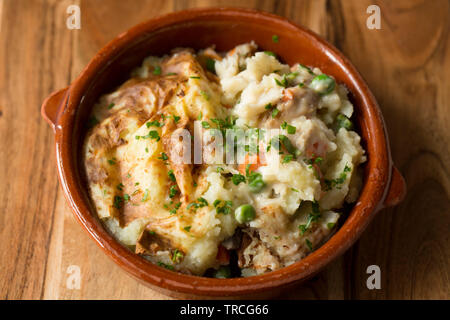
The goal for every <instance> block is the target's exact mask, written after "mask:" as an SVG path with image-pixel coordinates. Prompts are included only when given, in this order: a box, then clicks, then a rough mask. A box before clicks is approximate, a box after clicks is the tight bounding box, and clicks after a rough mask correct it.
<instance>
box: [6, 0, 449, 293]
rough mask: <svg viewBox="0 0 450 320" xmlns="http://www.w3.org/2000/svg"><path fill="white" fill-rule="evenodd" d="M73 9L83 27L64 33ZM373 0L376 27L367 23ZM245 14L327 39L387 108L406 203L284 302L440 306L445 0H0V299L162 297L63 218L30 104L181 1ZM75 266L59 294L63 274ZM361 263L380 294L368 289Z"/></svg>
mask: <svg viewBox="0 0 450 320" xmlns="http://www.w3.org/2000/svg"><path fill="white" fill-rule="evenodd" d="M70 4H77V5H79V6H80V7H81V29H80V30H69V29H67V28H66V19H67V17H68V14H67V13H66V9H67V7H68V6H69V5H70ZM371 4H377V5H378V6H379V7H380V8H381V29H380V30H370V29H368V28H367V26H366V20H367V18H368V16H369V14H368V13H367V12H366V9H367V7H368V6H369V5H371ZM206 6H246V7H250V8H258V9H261V10H265V11H270V12H274V13H276V14H279V15H282V16H286V17H288V18H290V19H292V20H293V21H295V22H297V23H300V24H303V25H305V26H307V27H309V28H310V29H312V30H313V31H315V32H317V33H319V34H320V35H322V36H323V37H325V38H326V39H328V40H329V41H330V42H332V43H333V44H335V45H336V46H337V47H338V48H339V49H340V50H342V51H343V52H344V54H346V55H347V57H348V58H350V60H351V61H352V62H353V63H354V64H355V65H356V67H357V68H358V69H359V71H360V72H361V74H362V75H363V76H364V78H365V79H366V80H367V82H368V84H369V86H370V88H371V89H372V91H373V93H374V94H375V96H376V98H377V99H378V102H379V104H380V106H381V109H382V111H383V114H384V117H385V120H386V124H387V127H388V131H389V136H390V139H391V147H392V154H393V159H394V161H395V163H396V165H397V166H398V168H399V169H400V171H401V172H402V173H403V175H404V176H405V178H406V181H407V185H408V195H407V197H406V199H405V201H404V202H403V203H402V204H401V205H399V206H398V207H396V208H393V209H388V210H384V211H381V212H380V213H379V214H378V215H377V217H376V218H375V219H374V221H373V223H372V224H371V225H370V227H369V228H368V229H367V231H366V232H365V233H364V234H363V236H362V238H361V239H360V241H359V242H358V243H357V244H356V245H355V246H354V247H353V248H352V249H350V250H349V251H348V252H347V253H346V254H345V255H344V256H343V257H342V258H340V259H338V260H337V261H335V262H334V263H332V264H331V265H329V266H328V267H327V268H326V269H325V270H324V271H323V272H322V273H320V274H319V275H318V276H316V277H315V278H314V279H313V280H312V281H310V282H309V283H307V284H306V285H304V286H303V287H300V288H296V289H292V290H290V291H287V292H285V293H284V294H283V295H282V296H281V297H280V298H286V299H432V298H440V299H449V298H450V238H449V235H450V233H449V231H450V201H449V194H450V179H449V172H450V152H449V144H450V139H449V137H450V107H449V106H450V51H449V50H450V36H449V30H450V28H449V24H450V5H449V2H448V1H444V0H442V1H440V0H430V1H425V0H424V1H415V0H410V1H403V0H402V1H376V0H344V1H337V0H330V1H325V0H317V1H294V0H290V1H281V0H279V1H271V0H265V1H262V0H261V1H256V0H254V1H242V0H239V1H213V0H203V1H201V0H198V1H182V0H179V1H177V0H173V1H171V0H161V1H159V0H158V1H156V0H151V1H150V0H149V1H146V0H136V1H124V0H117V1H113V0H103V1H100V0H86V1H83V0H81V1H80V0H62V1H61V0H0V263H1V268H0V298H2V299H104V298H111V299H167V298H168V297H166V296H164V295H162V294H160V293H157V292H155V291H152V290H150V289H148V288H146V287H145V286H143V285H142V284H140V283H138V282H137V281H135V280H134V279H132V278H131V277H130V276H129V275H128V274H126V273H125V272H124V271H122V270H121V269H120V268H119V267H117V266H116V265H115V264H114V263H113V262H112V261H111V260H109V258H107V257H106V256H105V255H104V254H103V253H102V252H101V251H100V249H99V248H97V246H96V245H95V244H94V242H93V241H91V240H90V239H89V238H88V235H87V233H86V232H85V231H84V230H83V229H82V228H81V227H80V225H78V223H77V222H76V221H75V219H74V218H73V216H72V214H71V212H70V209H69V207H68V205H67V203H66V201H65V199H64V195H63V193H62V190H61V188H60V185H59V183H58V180H57V173H56V163H55V162H56V161H55V155H54V140H53V133H52V131H51V129H50V128H49V126H48V125H47V123H45V121H43V119H42V118H41V116H40V105H41V103H42V101H43V100H44V98H45V97H46V96H47V95H48V94H49V93H51V92H52V91H54V90H57V89H60V88H63V87H65V86H67V85H68V84H69V83H70V82H71V81H72V80H73V79H74V78H75V77H76V76H77V75H78V74H79V72H80V71H81V70H82V68H83V67H84V66H85V65H86V64H87V63H88V61H89V60H90V59H91V58H92V56H93V55H94V54H95V53H96V52H97V50H99V49H100V48H101V47H102V46H103V45H104V44H105V43H106V42H107V41H109V40H111V39H112V38H113V37H114V36H116V35H117V34H119V33H120V32H122V31H124V30H126V29H128V28H129V27H131V26H133V25H135V24H136V23H138V22H141V21H143V20H146V19H149V18H152V17H154V16H157V15H160V14H163V13H167V12H171V11H174V10H182V9H185V8H189V7H206ZM72 265H74V266H78V267H79V268H80V270H81V286H80V289H69V288H68V286H67V280H68V277H69V273H68V268H69V266H72ZM369 265H379V266H380V268H381V289H380V290H369V289H367V287H366V279H367V277H368V275H367V273H366V269H367V267H368V266H369Z"/></svg>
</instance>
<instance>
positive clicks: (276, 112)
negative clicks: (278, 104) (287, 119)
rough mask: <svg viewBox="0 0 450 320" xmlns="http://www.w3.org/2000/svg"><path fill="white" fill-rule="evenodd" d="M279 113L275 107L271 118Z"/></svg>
mask: <svg viewBox="0 0 450 320" xmlns="http://www.w3.org/2000/svg"><path fill="white" fill-rule="evenodd" d="M279 113H280V110H278V109H277V108H275V109H273V110H272V118H275V117H276V116H277V115H278V114H279Z"/></svg>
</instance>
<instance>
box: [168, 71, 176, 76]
mask: <svg viewBox="0 0 450 320" xmlns="http://www.w3.org/2000/svg"><path fill="white" fill-rule="evenodd" d="M176 75H177V73H176V72H169V73H167V74H166V76H176Z"/></svg>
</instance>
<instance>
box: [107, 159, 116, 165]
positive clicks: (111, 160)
mask: <svg viewBox="0 0 450 320" xmlns="http://www.w3.org/2000/svg"><path fill="white" fill-rule="evenodd" d="M108 163H109V164H110V165H114V164H116V159H115V158H112V159H108Z"/></svg>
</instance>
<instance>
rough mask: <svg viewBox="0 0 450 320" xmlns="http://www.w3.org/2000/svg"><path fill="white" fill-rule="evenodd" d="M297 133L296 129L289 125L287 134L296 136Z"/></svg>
mask: <svg viewBox="0 0 450 320" xmlns="http://www.w3.org/2000/svg"><path fill="white" fill-rule="evenodd" d="M296 131H297V128H296V127H294V126H291V125H290V124H288V126H287V133H288V134H295V132H296Z"/></svg>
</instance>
